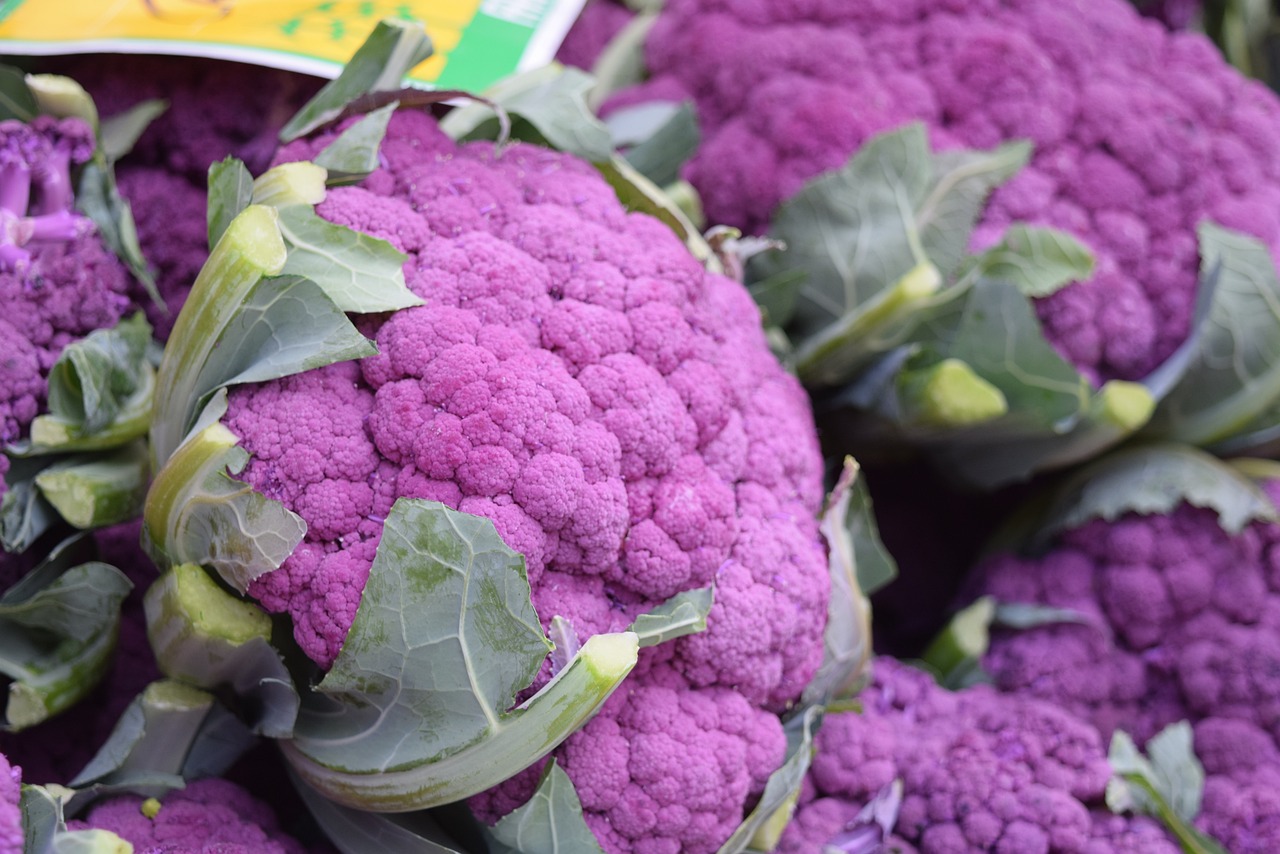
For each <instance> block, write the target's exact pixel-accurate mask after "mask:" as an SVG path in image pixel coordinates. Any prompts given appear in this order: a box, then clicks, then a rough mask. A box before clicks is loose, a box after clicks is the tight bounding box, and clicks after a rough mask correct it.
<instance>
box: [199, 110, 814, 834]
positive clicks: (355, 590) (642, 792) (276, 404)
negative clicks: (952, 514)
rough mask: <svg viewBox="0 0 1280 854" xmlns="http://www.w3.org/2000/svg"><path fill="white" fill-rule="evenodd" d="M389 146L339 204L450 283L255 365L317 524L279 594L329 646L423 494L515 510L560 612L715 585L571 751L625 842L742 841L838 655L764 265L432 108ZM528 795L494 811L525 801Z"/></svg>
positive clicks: (269, 444)
mask: <svg viewBox="0 0 1280 854" xmlns="http://www.w3.org/2000/svg"><path fill="white" fill-rule="evenodd" d="M330 138H331V136H330V135H327V136H322V137H321V138H319V139H317V140H313V141H311V142H309V143H306V144H297V145H293V146H290V147H288V148H286V149H285V151H284V152H283V154H282V155H281V158H280V159H282V160H290V159H296V158H300V157H307V156H309V155H311V154H313V153H314V152H315V151H318V150H319V149H320V148H321V147H322V146H323V145H325V144H327V142H328V141H329V139H330ZM382 156H383V163H384V164H385V165H384V167H383V168H381V169H379V170H378V171H376V172H375V173H373V174H372V175H371V176H370V177H369V178H368V179H367V180H366V181H365V182H364V184H363V185H362V186H359V187H347V188H338V189H334V190H331V191H330V193H329V196H328V198H327V199H326V200H325V201H324V202H323V203H322V204H321V205H319V207H318V208H317V211H318V212H319V213H320V215H322V216H324V217H326V218H328V219H330V220H331V221H334V222H337V223H341V224H344V225H348V226H351V227H353V228H357V229H359V230H362V231H366V232H369V233H371V234H374V235H377V236H380V237H383V238H385V239H387V240H388V241H390V242H391V243H392V244H394V245H395V246H396V247H397V248H398V249H400V250H401V251H403V252H405V253H406V254H407V256H408V260H407V261H406V262H405V264H404V270H405V274H406V277H407V280H408V284H409V287H410V288H411V289H412V290H413V291H415V292H416V293H417V294H419V295H420V296H421V297H423V298H424V299H425V300H426V301H427V304H426V305H424V306H421V307H417V308H411V309H406V310H403V311H399V312H396V313H395V314H393V315H392V316H390V318H386V319H374V320H369V321H367V322H366V327H365V331H366V333H367V334H368V335H370V336H371V337H373V338H374V340H375V341H376V343H377V345H378V349H379V354H378V355H377V356H374V357H370V358H367V359H364V360H363V361H361V362H359V363H354V362H351V363H344V364H340V365H335V366H333V367H330V368H327V369H323V370H318V371H311V372H308V373H306V374H302V375H299V376H296V377H291V378H287V379H283V380H280V381H276V382H272V383H267V384H264V385H259V386H253V387H242V388H240V389H238V390H233V391H232V393H231V397H230V409H229V413H228V415H227V417H226V418H225V419H224V423H225V424H226V425H227V426H228V427H229V428H230V429H231V430H232V431H234V432H235V433H236V434H237V435H239V436H240V437H242V439H243V444H244V446H245V447H246V448H247V449H248V450H249V451H250V452H251V453H252V455H253V459H252V461H251V462H250V463H249V465H248V466H247V467H246V469H245V471H244V472H243V474H242V475H241V476H242V477H243V478H244V479H245V480H246V481H247V482H248V483H250V484H251V485H252V486H253V487H254V488H255V489H257V490H259V491H261V492H262V493H264V494H265V495H267V496H269V497H271V498H275V499H278V500H280V501H282V502H283V503H284V504H285V505H286V506H288V507H290V508H291V509H292V510H294V511H295V512H297V513H299V514H300V515H301V516H302V517H303V519H305V521H306V522H307V526H308V532H307V537H306V540H305V541H304V543H303V544H302V545H301V546H300V547H299V548H298V549H296V550H295V552H294V554H293V555H292V556H291V557H290V558H289V559H288V560H287V561H286V562H285V564H284V565H283V566H282V567H281V568H280V569H279V570H277V571H275V572H272V573H269V574H267V575H265V576H263V577H262V578H260V579H259V580H257V581H256V582H254V584H253V585H252V586H251V587H250V590H249V593H250V595H252V596H253V597H254V598H256V599H258V600H259V601H260V602H261V603H262V604H263V605H264V606H265V607H267V608H268V609H269V610H272V611H279V612H286V613H288V614H289V615H290V616H291V617H292V619H293V625H294V634H295V637H296V639H297V640H298V642H299V644H300V645H301V646H302V648H303V649H304V651H306V652H307V654H308V655H310V656H311V657H312V658H313V659H314V660H316V661H317V662H319V663H320V664H322V665H328V664H329V663H331V662H332V661H333V660H334V657H335V656H336V655H337V653H338V651H339V649H340V648H341V645H342V642H343V640H344V638H345V636H346V633H347V631H348V629H349V628H350V626H351V622H352V619H353V617H354V615H355V610H356V606H357V605H358V603H359V599H360V593H361V590H362V588H363V586H364V583H365V581H366V579H367V576H368V571H369V566H370V562H371V560H372V558H373V553H374V549H375V548H376V546H377V543H378V540H379V535H380V532H381V525H382V520H383V519H384V518H385V517H386V515H387V513H388V512H389V510H390V507H391V505H392V503H393V501H394V500H395V499H396V498H398V497H401V496H408V497H414V498H427V499H434V500H437V501H441V502H443V503H445V504H447V505H449V506H451V507H454V508H457V509H460V510H462V511H465V512H469V513H473V514H477V515H480V516H484V517H487V518H489V519H491V520H492V521H493V522H494V524H495V526H496V527H497V530H498V533H499V534H500V535H501V536H502V538H503V539H504V541H505V542H506V543H507V545H509V546H510V547H511V548H513V549H515V550H517V551H519V552H521V553H522V554H523V555H524V556H525V561H526V566H527V570H528V576H529V580H530V584H531V586H532V594H533V603H534V606H535V608H536V610H537V612H538V614H539V616H540V617H541V619H542V620H543V622H544V624H549V622H550V620H551V619H552V617H554V616H556V615H559V616H562V617H564V618H566V619H567V620H568V621H569V622H570V624H571V625H572V627H573V630H574V632H575V633H576V634H577V636H578V638H579V639H580V640H585V639H586V638H587V637H589V636H591V635H594V634H597V633H601V632H609V631H619V630H623V629H625V628H626V627H627V626H628V625H629V624H630V623H631V621H632V620H633V619H634V618H635V617H636V616H637V615H638V614H640V613H642V612H644V611H647V610H650V609H652V608H653V607H655V606H657V605H658V604H660V603H662V602H663V601H665V600H666V599H667V598H669V597H670V596H672V595H674V594H676V593H678V592H681V591H684V590H689V589H693V588H698V587H703V586H706V585H709V584H712V583H714V585H715V590H716V594H715V598H716V601H715V605H714V606H713V608H712V611H711V614H710V618H709V628H708V629H707V631H705V632H703V633H700V634H696V635H691V636H688V637H685V638H681V639H679V640H677V641H674V642H672V643H669V644H664V645H662V646H659V647H655V648H653V649H650V650H645V651H642V655H641V662H640V664H639V665H638V667H637V670H636V672H635V674H634V675H633V677H632V678H631V679H630V680H629V681H628V683H627V684H626V685H625V686H624V687H623V688H622V689H620V690H619V692H618V694H617V695H615V697H614V698H613V699H612V700H611V701H610V702H609V704H608V705H607V706H606V707H605V710H604V712H602V713H601V714H600V715H599V716H598V717H597V718H596V719H595V720H593V721H592V722H591V724H589V725H588V726H587V727H586V729H585V730H583V731H582V732H580V733H579V734H577V735H575V736H574V737H572V738H571V739H570V740H569V742H568V743H567V744H566V746H565V747H564V748H562V750H561V756H562V761H563V762H564V764H565V767H566V768H567V769H568V772H569V776H570V778H571V779H573V780H574V782H575V783H576V785H577V788H578V792H579V795H580V796H581V798H582V800H583V803H584V806H585V810H586V815H587V820H588V823H589V824H590V825H591V827H592V828H593V830H595V831H596V833H597V834H598V835H599V836H600V837H601V839H602V840H603V841H604V842H605V845H606V848H607V850H609V851H610V852H621V851H636V852H653V853H654V854H657V852H676V851H686V852H698V851H714V850H715V849H716V848H717V847H718V846H719V844H720V843H722V842H723V841H724V839H725V838H726V837H727V836H728V834H729V833H730V832H731V831H732V829H733V827H734V826H736V824H737V823H738V822H739V821H740V820H741V818H742V815H743V809H744V805H745V804H746V803H747V801H748V799H749V798H750V797H751V796H752V795H754V794H757V793H758V792H759V791H760V789H761V788H762V786H763V781H764V778H765V777H766V776H767V775H768V774H769V773H770V772H771V771H772V770H773V769H774V768H776V767H777V765H778V764H779V763H780V762H781V760H782V755H783V751H784V749H785V739H784V737H783V733H782V729H781V725H780V723H779V721H778V719H777V717H776V714H775V713H776V712H777V711H779V710H781V709H783V708H785V707H787V706H788V705H789V704H790V703H791V702H793V701H794V700H795V699H796V698H797V697H798V696H799V694H800V692H801V690H802V689H803V687H804V686H805V684H806V683H807V682H808V681H809V679H810V678H811V677H812V675H813V673H814V672H815V669H816V667H817V665H818V664H819V662H820V660H821V658H822V630H823V621H822V620H821V619H814V615H815V614H825V613H826V599H827V595H828V587H829V579H828V571H827V564H826V556H825V550H824V547H823V545H822V542H821V539H820V537H819V536H818V533H817V523H816V515H817V511H818V508H819V505H820V502H821V499H822V482H821V478H822V465H821V459H820V456H819V451H818V448H817V446H816V441H815V436H814V429H813V424H812V420H811V415H810V413H809V409H808V404H807V400H806V398H805V396H804V393H803V392H802V390H801V389H800V387H799V385H798V384H797V383H796V382H795V380H794V379H793V378H791V377H789V376H788V375H787V374H785V373H784V372H783V370H782V369H781V367H780V366H779V365H778V363H777V362H776V360H775V359H774V358H773V356H772V355H771V354H770V352H769V350H768V348H767V346H766V344H765V341H764V337H763V333H762V331H761V328H760V319H759V315H758V313H757V311H756V308H755V306H754V305H753V304H752V302H751V299H750V297H749V296H748V295H747V293H746V291H745V290H744V289H743V288H742V287H741V286H740V285H738V284H737V283H735V282H732V281H730V280H729V279H727V278H724V277H721V276H717V275H711V274H708V273H707V272H706V271H705V270H704V269H703V268H702V267H701V265H699V264H698V263H697V262H696V261H695V260H694V259H693V258H692V257H691V256H690V255H689V253H688V252H687V250H686V249H685V248H684V246H683V245H682V244H681V243H680V242H679V240H678V239H676V238H675V237H674V236H673V234H672V233H671V232H670V230H669V229H668V228H667V227H666V226H664V225H663V224H661V223H660V222H658V221H656V220H654V219H651V218H649V217H647V216H644V215H639V214H629V213H627V211H626V210H625V209H624V208H623V207H622V206H621V205H620V203H619V202H618V200H617V198H616V196H615V195H614V193H613V191H612V190H611V189H610V187H609V186H608V185H607V184H606V183H604V181H603V180H602V179H601V178H600V177H599V175H598V174H597V173H596V171H595V170H594V169H593V168H592V167H591V166H590V165H588V164H586V163H584V162H582V161H580V160H577V159H576V158H574V157H571V156H569V155H565V154H560V153H556V152H552V151H548V150H546V149H543V148H537V147H532V146H526V145H520V144H516V145H511V146H508V147H506V148H505V149H503V150H502V151H501V153H497V152H495V149H494V147H493V145H492V144H490V143H471V144H467V145H461V146H460V145H457V144H455V143H454V142H453V141H451V140H450V139H448V138H447V137H446V136H445V135H444V134H443V133H441V132H440V131H439V130H438V129H437V127H436V126H435V124H434V122H433V120H431V119H430V118H429V117H428V116H426V115H425V114H420V113H406V112H401V113H398V114H396V116H395V117H394V118H393V119H392V122H391V126H390V130H389V131H388V134H387V138H386V140H385V142H384V143H383V147H382ZM545 678H547V674H546V672H545V671H544V674H543V676H542V677H540V681H541V680H545ZM695 757H696V761H695ZM676 781H680V782H679V783H678V784H677V783H676ZM520 785H522V784H521V783H519V782H515V783H513V784H512V786H513V787H517V788H518V787H519V786H520ZM504 798H505V796H504V795H503V794H501V793H498V794H494V795H493V796H492V798H491V799H490V800H488V801H487V802H486V801H484V799H481V800H480V801H478V809H479V811H480V812H481V813H482V814H483V815H485V817H488V818H496V817H497V815H500V814H501V812H502V811H503V805H505V804H508V803H509V801H508V800H504ZM517 802H518V801H517ZM486 804H487V805H486ZM511 805H514V804H513V803H512V804H511ZM506 808H509V806H508V807H506Z"/></svg>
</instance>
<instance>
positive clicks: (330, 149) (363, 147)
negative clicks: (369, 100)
mask: <svg viewBox="0 0 1280 854" xmlns="http://www.w3.org/2000/svg"><path fill="white" fill-rule="evenodd" d="M398 106H399V102H398V101H394V102H392V103H390V104H387V105H386V106H384V107H380V108H378V109H376V110H374V111H373V112H371V113H369V114H368V115H367V116H365V117H364V118H362V119H360V121H358V122H356V123H355V124H353V125H352V126H351V127H349V128H347V129H346V130H344V131H343V132H342V133H341V134H340V135H339V136H338V138H337V139H335V140H334V141H333V142H331V143H329V144H328V145H327V146H325V148H324V150H323V151H321V152H320V153H319V154H317V155H316V158H315V163H316V165H317V166H323V167H324V168H325V170H326V171H328V173H329V184H330V186H335V185H340V184H355V183H358V182H360V181H363V180H364V179H365V177H367V176H368V175H369V173H370V172H372V171H373V170H375V169H377V168H378V148H379V147H380V146H381V145H382V138H383V137H385V136H386V135H387V125H388V124H390V122H391V115H392V114H393V113H394V112H395V111H396V107H398Z"/></svg>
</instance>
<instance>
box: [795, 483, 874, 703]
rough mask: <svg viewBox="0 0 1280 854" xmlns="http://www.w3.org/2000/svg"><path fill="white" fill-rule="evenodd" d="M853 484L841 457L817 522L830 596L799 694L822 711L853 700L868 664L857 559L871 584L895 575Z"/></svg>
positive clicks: (867, 620)
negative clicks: (816, 659)
mask: <svg viewBox="0 0 1280 854" xmlns="http://www.w3.org/2000/svg"><path fill="white" fill-rule="evenodd" d="M857 482H858V464H857V463H856V462H854V460H853V458H852V457H846V458H845V461H844V467H843V469H842V470H841V472H840V477H839V479H838V480H837V481H836V485H835V487H834V488H833V489H832V490H831V494H830V495H829V496H827V505H826V509H825V510H823V512H822V519H821V521H820V523H819V529H820V530H821V532H822V536H823V538H825V539H826V541H827V552H828V557H827V560H828V564H829V570H830V573H831V597H830V599H829V601H828V604H827V624H826V627H825V629H824V630H823V633H822V646H823V655H822V664H821V665H820V666H819V668H818V672H817V673H815V674H814V677H813V679H812V680H811V681H810V683H809V684H808V685H807V686H806V687H805V689H804V694H803V695H802V699H801V701H802V702H803V703H805V704H816V705H822V706H825V705H827V704H828V703H830V702H831V701H832V700H837V699H845V698H848V697H851V696H853V695H854V694H855V693H856V692H857V689H858V683H859V682H860V681H861V679H862V677H863V675H864V674H865V672H866V669H867V666H868V664H869V663H870V661H871V604H870V602H868V601H867V597H866V594H865V592H864V590H863V588H862V587H861V580H862V578H863V576H862V573H861V570H862V567H861V566H860V565H859V560H860V559H866V560H867V561H868V562H869V563H870V564H871V565H870V566H868V567H867V569H866V574H867V576H869V577H871V578H873V579H884V580H886V581H887V580H888V578H892V576H893V574H894V573H895V572H896V568H895V567H894V566H893V564H892V559H888V555H887V554H886V553H885V551H884V547H883V546H882V545H880V540H879V536H878V535H877V534H876V532H875V521H874V519H873V518H872V517H871V515H870V509H871V506H870V501H869V499H868V498H867V496H866V494H865V492H859V491H858V490H857V488H856V484H857ZM886 559H888V560H889V563H888V565H887V566H886V565H885V563H884V561H885V560H886ZM886 573H887V575H888V577H887V578H886V577H885V576H886Z"/></svg>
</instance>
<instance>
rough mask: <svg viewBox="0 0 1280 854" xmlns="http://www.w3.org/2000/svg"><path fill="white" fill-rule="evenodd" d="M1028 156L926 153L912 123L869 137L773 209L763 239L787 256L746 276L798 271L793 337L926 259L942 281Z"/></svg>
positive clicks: (1022, 148) (839, 314) (1009, 148)
mask: <svg viewBox="0 0 1280 854" xmlns="http://www.w3.org/2000/svg"><path fill="white" fill-rule="evenodd" d="M1029 156H1030V149H1029V146H1027V145H1026V144H1025V143H1012V144H1008V145H1005V146H1002V147H1001V148H998V149H996V150H994V151H992V152H948V153H945V154H939V155H935V154H932V153H931V152H930V151H929V146H928V142H927V140H926V137H925V130H924V127H923V126H922V125H919V124H912V125H908V126H906V127H905V128H902V129H900V130H897V131H894V132H891V133H887V134H883V135H881V136H878V137H875V138H874V139H872V140H870V141H869V142H868V143H866V144H865V145H864V146H863V147H862V148H861V149H860V150H859V151H858V153H857V154H855V155H854V157H853V158H852V159H851V160H850V161H849V163H848V164H847V165H845V166H844V167H842V168H840V169H837V170H835V171H832V172H828V173H826V174H825V175H822V176H820V177H818V178H816V179H814V180H813V181H811V182H810V183H809V184H807V185H805V187H804V188H803V189H801V190H800V192H799V193H797V194H796V195H795V196H793V197H792V198H791V199H789V200H787V201H786V202H784V203H783V204H782V206H781V207H780V208H779V209H778V211H777V212H776V213H775V215H774V217H773V226H772V230H771V232H770V235H771V236H773V237H776V238H779V239H780V240H782V241H783V242H784V243H785V244H786V245H787V251H786V252H785V253H782V252H778V253H765V254H763V255H761V256H760V257H759V258H758V259H756V263H754V264H752V265H751V271H752V278H751V280H752V281H755V280H759V279H765V278H770V277H772V276H774V275H777V274H778V273H781V272H783V271H786V270H801V271H803V272H804V273H805V276H806V278H805V285H804V287H803V288H802V290H801V293H800V298H799V302H798V305H797V309H796V317H795V321H794V328H793V329H791V330H789V331H791V332H793V336H794V337H796V338H797V339H798V340H799V339H805V338H807V337H809V336H811V335H814V334H816V333H818V332H819V331H821V330H823V329H825V328H826V327H828V326H830V325H831V324H833V323H837V322H839V321H841V320H842V319H843V318H844V317H845V316H846V315H847V314H849V313H850V312H852V311H855V310H857V309H859V307H861V306H863V305H865V304H868V303H869V302H870V301H871V300H872V299H873V298H874V297H876V295H878V294H880V293H881V292H882V291H884V290H885V289H886V288H889V287H890V286H892V285H893V284H894V283H895V282H898V281H899V280H900V279H902V277H903V276H905V275H906V274H907V273H908V272H909V271H911V270H913V269H915V268H916V267H917V266H919V265H920V264H922V263H925V262H926V261H927V262H931V263H932V264H933V265H934V266H935V267H936V268H937V269H938V271H939V272H940V273H941V276H942V278H943V280H948V279H949V278H950V276H951V274H952V273H953V271H955V270H956V268H957V267H958V265H959V264H960V262H961V259H962V258H963V257H964V250H965V248H966V247H967V245H968V242H969V235H970V232H971V231H972V230H973V226H974V223H975V222H976V220H977V218H978V216H979V214H980V213H981V211H982V206H983V204H984V203H985V200H986V196H987V194H988V193H990V191H991V190H992V189H994V188H995V187H996V186H998V185H999V184H1000V183H1002V182H1004V181H1006V180H1008V179H1009V178H1010V177H1011V176H1012V175H1013V174H1014V173H1015V172H1017V171H1018V169H1020V168H1021V167H1022V166H1023V164H1025V163H1026V161H1027V159H1028V157H1029Z"/></svg>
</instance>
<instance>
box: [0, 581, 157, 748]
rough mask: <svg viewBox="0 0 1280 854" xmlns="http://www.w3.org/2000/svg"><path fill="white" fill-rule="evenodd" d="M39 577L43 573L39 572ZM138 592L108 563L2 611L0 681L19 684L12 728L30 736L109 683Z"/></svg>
mask: <svg viewBox="0 0 1280 854" xmlns="http://www.w3.org/2000/svg"><path fill="white" fill-rule="evenodd" d="M36 571H38V570H36ZM132 587H133V585H132V584H130V583H129V580H128V579H127V578H125V576H124V574H123V573H121V572H120V571H119V570H118V569H116V568H115V567H112V566H108V565H107V564H105V563H98V562H91V563H84V564H80V565H78V566H73V567H71V568H69V569H67V570H66V571H64V572H62V573H61V574H60V575H58V576H57V577H56V578H55V579H54V580H53V581H52V582H51V583H49V584H48V585H47V586H45V587H43V588H41V589H39V590H36V591H30V595H28V596H27V597H26V598H23V599H21V600H18V599H16V598H10V597H6V598H5V601H4V602H3V603H2V604H0V673H4V674H5V675H6V676H8V677H9V678H10V679H12V680H13V682H12V683H11V684H10V685H9V700H8V704H7V706H6V708H5V728H6V729H8V730H11V731H16V730H21V729H25V728H26V727H29V726H32V725H34V724H37V723H40V722H41V721H43V720H46V719H47V718H49V717H51V716H52V715H55V714H57V713H59V712H61V711H63V710H65V709H67V708H69V707H70V706H71V705H73V704H74V703H76V702H77V701H78V700H80V699H81V698H82V697H84V696H85V695H86V694H87V693H89V691H90V690H91V689H92V688H93V686H94V685H95V684H97V682H98V681H99V680H100V679H101V678H102V676H103V674H104V673H105V672H106V669H107V667H108V665H109V664H110V660H111V655H112V652H113V651H114V649H115V643H116V635H117V632H118V631H119V627H120V603H121V602H122V601H123V600H124V597H125V596H126V595H128V593H129V590H130V589H131V588H132Z"/></svg>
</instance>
